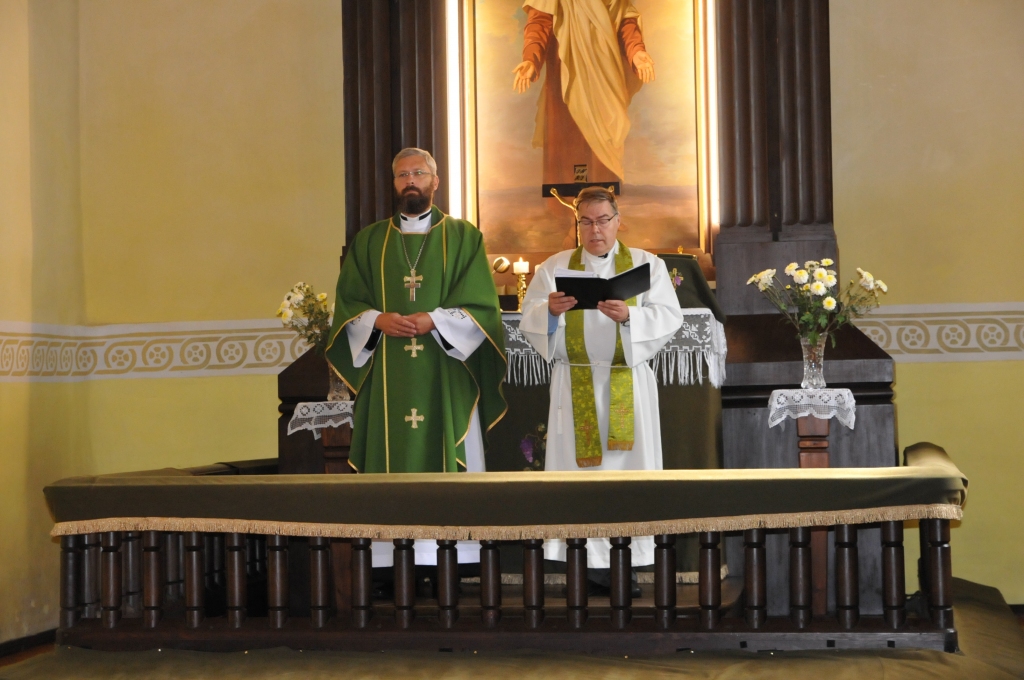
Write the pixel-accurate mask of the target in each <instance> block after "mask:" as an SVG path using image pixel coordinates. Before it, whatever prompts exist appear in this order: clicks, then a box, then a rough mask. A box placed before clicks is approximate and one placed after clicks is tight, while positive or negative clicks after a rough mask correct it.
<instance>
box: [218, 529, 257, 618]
mask: <svg viewBox="0 0 1024 680" xmlns="http://www.w3.org/2000/svg"><path fill="white" fill-rule="evenodd" d="M250 543H251V541H250V540H249V537H248V536H246V535H245V534H227V536H226V537H225V544H226V545H225V551H224V552H225V555H224V558H225V559H224V561H225V567H226V570H227V574H226V576H227V614H228V626H229V627H231V628H241V627H242V622H243V621H245V613H246V612H245V608H246V605H247V604H248V599H249V590H248V589H249V583H248V578H247V576H248V573H247V569H246V566H247V561H246V555H247V553H248V550H247V546H248V545H249V544H250Z"/></svg>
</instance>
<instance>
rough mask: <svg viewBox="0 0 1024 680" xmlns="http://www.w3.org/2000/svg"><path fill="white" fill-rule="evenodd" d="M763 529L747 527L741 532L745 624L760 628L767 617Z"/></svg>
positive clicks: (766, 580) (766, 581) (766, 582)
mask: <svg viewBox="0 0 1024 680" xmlns="http://www.w3.org/2000/svg"><path fill="white" fill-rule="evenodd" d="M764 538H765V530H764V529H748V530H747V531H744V532H743V544H744V554H745V561H746V565H745V569H744V578H745V586H746V596H747V606H746V619H747V625H748V626H750V627H751V628H760V627H761V626H763V625H764V622H765V620H767V618H768V579H767V570H766V564H765V559H766V555H765V547H764Z"/></svg>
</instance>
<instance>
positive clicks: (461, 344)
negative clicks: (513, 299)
mask: <svg viewBox="0 0 1024 680" xmlns="http://www.w3.org/2000/svg"><path fill="white" fill-rule="evenodd" d="M401 222H402V233H403V234H422V233H425V232H426V231H428V230H429V229H430V210H427V212H425V213H423V214H422V215H419V216H418V217H407V216H406V215H402V220H401ZM429 314H430V318H431V320H433V322H434V326H435V330H432V331H431V332H430V334H431V336H433V338H434V340H436V341H437V344H439V345H441V349H443V350H444V351H445V353H446V354H448V356H450V357H452V358H454V359H458V360H459V361H465V360H466V359H468V358H469V355H471V354H472V353H473V352H475V351H476V349H477V348H478V347H479V346H480V344H481V343H482V342H483V341H484V339H485V336H484V333H483V331H482V330H480V327H479V326H477V325H476V323H474V322H473V319H472V318H471V317H470V316H469V315H468V314H466V313H464V312H463V311H462V310H461V309H442V308H440V307H438V308H437V309H435V310H434V311H432V312H429ZM378 316H380V312H379V311H376V310H368V311H366V312H364V313H363V314H361V315H360V316H359V317H358V318H356V319H355V320H353V321H352V322H351V323H349V324H348V325H347V326H345V331H346V333H347V335H348V343H349V348H350V349H351V350H352V364H353V365H354V366H355V367H356V368H359V367H360V366H362V365H364V364H365V363H366V362H367V361H369V360H370V357H372V356H373V352H374V350H376V349H377V343H378V342H380V331H379V330H377V329H376V328H374V323H376V321H377V317H378ZM485 470H486V467H485V464H484V438H483V435H482V434H481V430H480V414H479V413H478V412H477V411H476V410H474V411H473V415H472V417H471V418H470V421H469V432H468V434H467V435H466V472H484V471H485ZM370 547H371V551H372V553H373V566H374V567H390V566H392V565H393V564H394V554H393V552H392V551H393V549H394V545H393V544H392V543H391V541H374V542H373V544H372V545H371V546H370ZM455 547H456V549H457V550H458V555H459V562H460V563H463V564H464V563H476V562H479V561H480V543H479V542H478V541H459V542H458V543H457V544H456V546H455ZM414 550H415V552H416V564H437V542H436V541H425V540H418V541H416V543H415V545H414Z"/></svg>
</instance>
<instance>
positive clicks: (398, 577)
mask: <svg viewBox="0 0 1024 680" xmlns="http://www.w3.org/2000/svg"><path fill="white" fill-rule="evenodd" d="M394 568H395V622H396V623H397V624H398V627H399V628H408V627H409V626H411V625H412V622H413V620H414V619H415V618H416V611H415V610H414V609H413V607H414V606H415V604H416V553H415V551H414V550H413V540H412V539H411V538H396V539H395V567H394Z"/></svg>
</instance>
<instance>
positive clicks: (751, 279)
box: [747, 274, 760, 286]
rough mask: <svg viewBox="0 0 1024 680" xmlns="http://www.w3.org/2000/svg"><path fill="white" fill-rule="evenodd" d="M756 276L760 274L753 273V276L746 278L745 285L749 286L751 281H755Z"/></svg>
mask: <svg viewBox="0 0 1024 680" xmlns="http://www.w3.org/2000/svg"><path fill="white" fill-rule="evenodd" d="M758 276H760V274H754V275H753V276H751V277H750V278H749V279H747V285H748V286H749V285H750V284H752V283H754V282H755V281H757V277H758Z"/></svg>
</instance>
